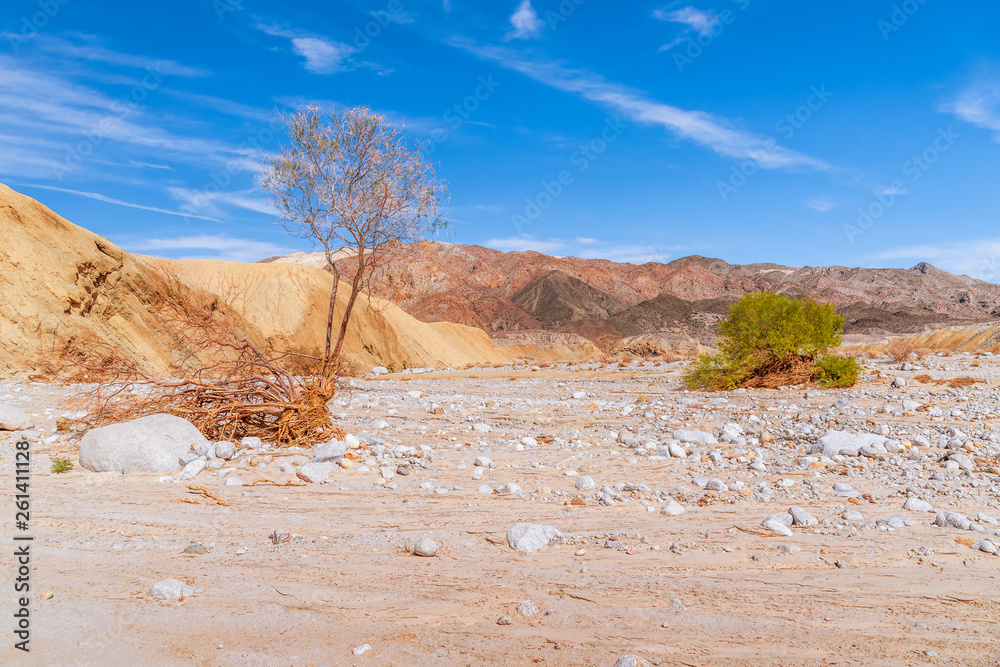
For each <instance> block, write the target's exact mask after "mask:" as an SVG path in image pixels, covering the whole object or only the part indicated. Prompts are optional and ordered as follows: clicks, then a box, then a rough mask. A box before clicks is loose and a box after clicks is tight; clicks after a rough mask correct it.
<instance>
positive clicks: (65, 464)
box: [51, 458, 73, 475]
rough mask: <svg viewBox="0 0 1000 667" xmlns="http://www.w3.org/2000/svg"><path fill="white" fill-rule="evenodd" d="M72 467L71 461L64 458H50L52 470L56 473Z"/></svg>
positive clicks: (66, 470)
mask: <svg viewBox="0 0 1000 667" xmlns="http://www.w3.org/2000/svg"><path fill="white" fill-rule="evenodd" d="M72 469H73V462H72V461H70V460H69V459H66V458H55V459H52V468H51V470H52V472H53V473H54V474H56V475H58V474H59V473H61V472H69V471H70V470H72Z"/></svg>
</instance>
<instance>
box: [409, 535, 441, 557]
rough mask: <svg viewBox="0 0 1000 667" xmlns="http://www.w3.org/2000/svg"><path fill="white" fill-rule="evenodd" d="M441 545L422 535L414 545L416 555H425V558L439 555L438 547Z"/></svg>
mask: <svg viewBox="0 0 1000 667" xmlns="http://www.w3.org/2000/svg"><path fill="white" fill-rule="evenodd" d="M440 548H441V545H440V544H438V543H437V542H435V541H434V540H432V539H431V538H429V537H421V538H420V539H419V540H417V543H416V544H415V545H414V546H413V555H414V556H423V557H425V558H431V557H433V556H436V555H437V552H438V549H440Z"/></svg>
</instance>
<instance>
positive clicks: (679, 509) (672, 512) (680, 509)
mask: <svg viewBox="0 0 1000 667" xmlns="http://www.w3.org/2000/svg"><path fill="white" fill-rule="evenodd" d="M685 511H686V510H685V509H684V506H683V505H681V504H680V503H679V502H677V501H676V500H674V499H673V498H669V499H667V502H666V503H665V504H664V505H663V507H661V508H660V514H665V515H667V516H678V515H680V514H684V512H685Z"/></svg>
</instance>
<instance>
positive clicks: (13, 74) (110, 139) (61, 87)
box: [0, 55, 263, 178]
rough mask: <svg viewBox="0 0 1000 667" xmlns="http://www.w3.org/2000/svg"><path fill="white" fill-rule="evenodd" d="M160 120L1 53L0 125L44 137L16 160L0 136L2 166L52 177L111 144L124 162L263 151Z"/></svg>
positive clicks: (252, 157) (239, 157)
mask: <svg viewBox="0 0 1000 667" xmlns="http://www.w3.org/2000/svg"><path fill="white" fill-rule="evenodd" d="M154 90H155V89H154ZM179 124H180V125H181V126H183V127H185V128H188V127H189V126H190V123H183V122H180V123H179ZM167 125H168V123H165V122H164V121H163V119H162V118H160V119H156V118H152V117H151V116H150V114H149V113H148V111H147V110H146V107H145V105H143V104H139V103H138V102H133V101H129V100H126V101H125V102H123V101H122V100H121V99H117V98H115V97H113V96H112V95H110V94H108V93H104V92H102V91H100V90H97V89H95V88H92V87H90V86H88V85H84V84H81V83H78V82H77V81H75V80H71V79H69V78H67V77H66V76H62V75H60V74H59V73H58V70H54V69H52V68H48V67H44V66H42V65H37V66H36V65H33V64H32V63H31V62H30V61H26V60H25V59H23V58H17V57H14V56H3V55H0V127H5V128H8V133H7V134H8V135H9V136H20V137H33V138H35V139H37V140H43V141H44V142H45V143H46V145H44V146H42V145H40V146H39V147H38V150H37V152H36V153H35V155H34V156H26V157H28V158H29V159H28V160H15V158H16V157H17V155H14V154H6V155H4V153H5V152H7V151H8V148H9V146H10V144H12V143H16V142H15V141H13V140H11V139H4V138H0V149H2V150H0V172H2V173H8V174H12V175H15V176H17V177H21V178H24V177H32V178H39V177H43V178H54V177H56V176H57V175H58V174H59V173H63V172H72V171H74V170H75V169H80V168H81V165H85V164H87V165H93V164H95V163H97V162H99V160H100V159H101V156H104V159H107V158H108V157H109V156H110V154H113V153H116V152H125V153H127V156H126V157H125V159H124V160H123V162H125V163H127V162H128V161H129V160H130V159H132V160H135V161H138V162H143V163H149V162H150V161H151V160H150V158H153V157H154V156H155V157H158V158H160V159H166V160H170V161H171V162H176V161H181V162H185V163H187V164H194V165H201V166H212V167H218V166H220V165H227V166H228V165H231V164H233V163H234V162H237V161H241V162H246V163H248V164H249V163H254V162H259V161H260V159H261V157H262V156H263V153H262V152H261V151H260V150H259V149H256V148H253V147H251V146H248V145H243V146H235V145H232V144H227V143H225V142H223V141H220V140H217V139H215V138H202V137H195V136H190V135H186V134H177V133H174V132H171V131H170V130H169V129H167ZM128 153H131V154H128ZM69 158H72V159H69ZM19 165H23V168H24V171H20V167H19ZM42 165H45V167H44V168H42Z"/></svg>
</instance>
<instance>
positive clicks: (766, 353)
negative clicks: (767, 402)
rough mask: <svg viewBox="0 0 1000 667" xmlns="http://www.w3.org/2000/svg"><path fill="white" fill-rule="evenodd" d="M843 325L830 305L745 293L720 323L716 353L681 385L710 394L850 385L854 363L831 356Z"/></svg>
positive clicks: (692, 370) (855, 371)
mask: <svg viewBox="0 0 1000 667" xmlns="http://www.w3.org/2000/svg"><path fill="white" fill-rule="evenodd" d="M843 327H844V318H843V317H841V316H840V315H838V314H837V311H836V310H835V309H834V307H833V306H832V305H831V304H828V303H816V302H815V301H813V300H812V299H808V298H807V299H803V300H798V299H793V298H791V297H789V296H786V295H783V294H774V293H772V292H754V293H752V294H745V295H743V297H742V298H741V299H740V300H739V301H737V302H736V303H735V304H733V305H732V306H730V307H729V316H728V317H727V318H726V319H725V320H724V321H722V322H721V323H720V324H719V340H718V348H719V353H718V354H716V355H714V356H711V355H702V356H700V357H698V358H697V359H696V360H695V361H694V363H692V364H691V366H690V367H689V368H688V370H687V372H686V373H685V375H684V378H683V379H684V383H685V385H686V386H687V387H688V388H689V389H709V390H728V389H734V388H736V387H741V386H780V385H781V383H782V382H785V383H786V384H798V383H800V382H805V381H811V380H820V381H821V382H822V383H824V385H823V386H838V387H841V386H851V385H853V384H854V383H855V382H856V381H857V375H858V370H859V368H858V366H857V362H855V361H854V360H853V359H844V358H842V357H838V356H835V355H830V354H829V351H830V349H832V348H835V347H837V346H838V345H840V343H841V340H842V331H843ZM816 360H819V361H818V362H817V361H816Z"/></svg>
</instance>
